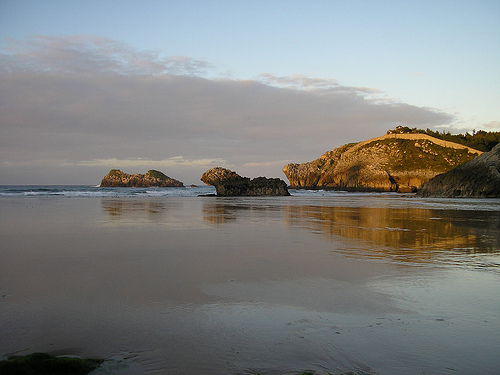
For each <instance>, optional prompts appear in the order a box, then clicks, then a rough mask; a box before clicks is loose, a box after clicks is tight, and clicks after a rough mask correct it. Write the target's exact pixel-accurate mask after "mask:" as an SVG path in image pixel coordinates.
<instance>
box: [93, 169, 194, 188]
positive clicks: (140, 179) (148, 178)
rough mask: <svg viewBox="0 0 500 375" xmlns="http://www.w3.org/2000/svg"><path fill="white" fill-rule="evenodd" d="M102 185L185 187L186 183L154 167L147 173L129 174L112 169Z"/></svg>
mask: <svg viewBox="0 0 500 375" xmlns="http://www.w3.org/2000/svg"><path fill="white" fill-rule="evenodd" d="M100 186H101V187H183V186H184V184H183V183H182V182H180V181H177V180H174V179H173V178H170V177H168V176H166V175H165V174H163V173H162V172H160V171H156V170H154V169H151V170H149V171H148V172H147V173H146V174H138V173H135V174H128V173H124V172H122V171H120V170H119V169H112V170H110V171H109V173H108V174H107V175H106V176H104V178H103V179H102V181H101V185H100Z"/></svg>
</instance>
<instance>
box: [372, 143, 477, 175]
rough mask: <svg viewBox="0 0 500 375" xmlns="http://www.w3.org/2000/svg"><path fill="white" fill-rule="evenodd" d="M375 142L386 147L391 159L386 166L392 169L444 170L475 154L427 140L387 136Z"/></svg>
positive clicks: (473, 156) (465, 160)
mask: <svg viewBox="0 0 500 375" xmlns="http://www.w3.org/2000/svg"><path fill="white" fill-rule="evenodd" d="M375 142H376V143H377V144H378V145H380V146H382V147H384V146H385V147H388V149H389V151H388V152H387V154H388V155H390V156H391V159H390V161H389V163H388V165H387V166H388V167H389V168H390V169H392V170H394V171H412V170H418V169H433V170H436V171H441V172H446V171H448V170H449V169H450V167H452V168H453V167H456V166H458V165H460V164H463V163H465V162H467V161H470V160H472V159H474V158H475V157H476V156H477V155H476V154H472V153H469V152H468V151H467V149H453V148H448V147H443V146H440V145H438V144H435V143H433V142H430V141H427V140H421V141H418V142H415V141H414V140H410V139H390V138H389V139H384V140H381V141H380V140H379V141H375ZM416 143H417V144H418V145H419V146H417V145H416ZM372 146H373V143H369V144H367V145H365V146H364V147H366V148H369V147H372Z"/></svg>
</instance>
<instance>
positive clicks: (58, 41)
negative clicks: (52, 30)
mask: <svg viewBox="0 0 500 375" xmlns="http://www.w3.org/2000/svg"><path fill="white" fill-rule="evenodd" d="M4 50H5V52H7V53H3V54H0V70H2V71H6V72H25V71H33V70H36V71H43V72H56V73H75V72H89V73H92V74H96V73H118V74H135V75H159V74H187V75H201V74H204V73H206V72H207V71H208V70H209V69H211V68H212V66H211V65H210V64H208V63H207V62H206V61H204V60H203V59H193V58H190V57H185V56H171V57H169V58H166V59H165V58H160V57H159V55H158V53H157V52H154V51H136V50H134V49H133V48H131V47H130V46H128V45H127V44H125V43H123V42H119V41H116V40H112V39H109V38H105V37H98V36H92V35H78V36H43V35H37V36H34V37H33V38H31V39H29V40H10V41H9V43H8V46H7V47H5V49H4Z"/></svg>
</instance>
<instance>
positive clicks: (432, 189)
mask: <svg viewBox="0 0 500 375" xmlns="http://www.w3.org/2000/svg"><path fill="white" fill-rule="evenodd" d="M418 194H419V195H421V196H423V197H481V198H500V144H498V145H496V146H495V147H494V148H493V149H492V150H491V151H489V152H485V153H484V154H482V155H480V156H478V157H477V158H475V159H474V160H471V161H469V162H467V163H465V164H462V165H460V166H458V167H456V168H453V169H452V170H450V171H448V172H446V173H443V174H440V175H438V176H436V177H434V178H433V179H431V180H429V181H427V182H426V183H425V184H424V185H423V186H422V187H421V189H419V191H418Z"/></svg>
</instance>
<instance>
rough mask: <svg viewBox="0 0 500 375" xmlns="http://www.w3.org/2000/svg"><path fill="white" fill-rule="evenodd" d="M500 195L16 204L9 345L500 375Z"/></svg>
mask: <svg viewBox="0 0 500 375" xmlns="http://www.w3.org/2000/svg"><path fill="white" fill-rule="evenodd" d="M499 287H500V200H489V201H486V200H445V199H442V200H430V199H420V198H416V197H413V196H400V195H384V194H344V195H340V194H337V195H331V196H316V195H307V194H304V195H297V196H292V197H274V198H257V197H254V198H218V197H185V196H177V197H175V196H174V197H128V198H123V197H109V198H107V197H90V198H83V197H77V198H65V197H62V198H61V197H27V198H20V197H2V198H0V327H2V329H1V330H2V335H1V336H0V337H1V338H0V356H4V355H7V354H9V353H18V354H28V353H33V352H47V353H51V354H74V355H79V356H82V357H92V358H94V357H98V358H128V359H129V360H130V361H133V362H134V363H135V364H137V365H138V366H139V367H140V368H141V369H142V370H138V369H137V367H134V368H135V371H139V372H140V371H142V372H143V373H146V374H193V373H201V374H250V373H262V374H271V373H272V374H277V373H278V374H279V373H291V372H297V371H303V370H314V371H317V372H318V373H325V374H326V373H341V372H347V371H362V372H365V373H369V374H386V375H389V374H422V373H426V374H474V373H477V374H497V373H499V372H500V362H499V361H498V358H499V355H500V292H499V291H500V288H499Z"/></svg>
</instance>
